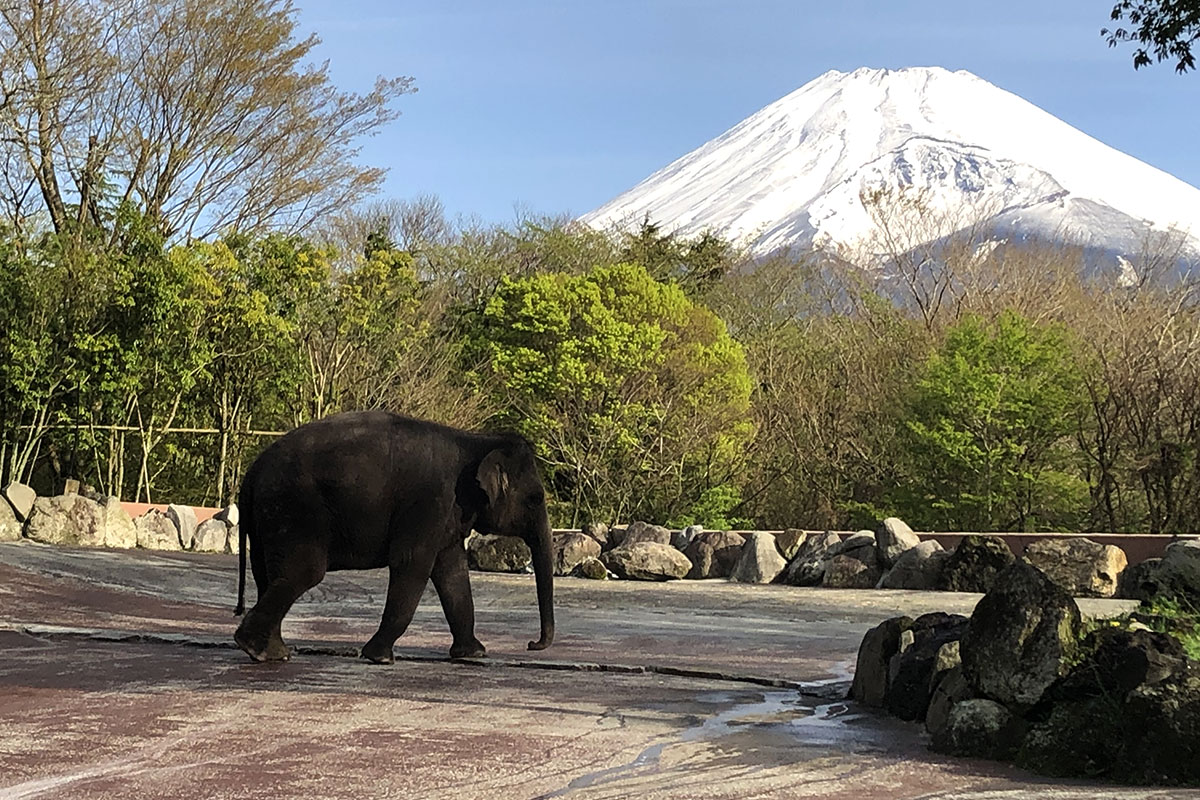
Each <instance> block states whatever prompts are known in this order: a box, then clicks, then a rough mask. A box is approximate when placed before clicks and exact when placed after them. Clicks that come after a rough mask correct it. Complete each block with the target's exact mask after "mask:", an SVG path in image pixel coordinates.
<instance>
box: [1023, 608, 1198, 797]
mask: <svg viewBox="0 0 1200 800" xmlns="http://www.w3.org/2000/svg"><path fill="white" fill-rule="evenodd" d="M1101 633H1102V634H1103V638H1104V641H1103V642H1102V643H1101V644H1100V646H1099V647H1098V649H1097V650H1096V652H1095V653H1094V654H1093V655H1091V656H1089V657H1088V658H1087V659H1085V660H1084V661H1083V662H1082V663H1081V664H1080V665H1079V666H1078V667H1077V668H1076V669H1075V670H1073V671H1072V673H1071V675H1070V676H1069V677H1068V678H1067V679H1066V680H1064V681H1063V682H1062V683H1061V684H1060V685H1058V686H1056V687H1054V689H1053V690H1052V692H1051V694H1052V695H1054V699H1053V702H1047V703H1045V704H1044V706H1045V707H1044V708H1041V709H1036V710H1035V712H1037V713H1034V714H1031V715H1030V716H1031V717H1032V725H1031V726H1030V730H1029V733H1028V735H1027V737H1026V740H1025V746H1024V747H1023V748H1022V749H1021V751H1020V753H1019V754H1018V759H1017V760H1018V763H1020V764H1022V765H1023V766H1025V767H1028V768H1031V769H1034V770H1037V771H1038V772H1045V773H1048V774H1051V775H1070V776H1086V777H1093V778H1095V777H1102V778H1105V779H1108V780H1115V781H1121V782H1125V783H1138V784H1146V783H1152V784H1195V783H1198V782H1200V760H1198V759H1197V758H1196V753H1197V752H1200V675H1198V674H1197V671H1196V669H1195V667H1194V664H1192V665H1189V662H1188V661H1187V660H1186V659H1185V658H1184V657H1183V653H1182V651H1181V649H1180V647H1179V645H1178V643H1177V642H1175V641H1174V640H1173V639H1171V638H1170V637H1168V636H1164V635H1161V634H1149V633H1148V632H1146V631H1134V632H1131V631H1112V630H1109V631H1102V632H1101Z"/></svg>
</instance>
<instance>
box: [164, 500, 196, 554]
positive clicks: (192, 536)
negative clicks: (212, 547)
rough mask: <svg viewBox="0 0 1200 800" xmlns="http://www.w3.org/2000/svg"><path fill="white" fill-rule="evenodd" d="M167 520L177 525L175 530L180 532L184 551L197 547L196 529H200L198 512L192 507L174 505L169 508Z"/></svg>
mask: <svg viewBox="0 0 1200 800" xmlns="http://www.w3.org/2000/svg"><path fill="white" fill-rule="evenodd" d="M167 519H169V520H171V522H173V523H175V530H177V531H179V543H180V544H181V545H183V549H184V550H191V549H192V548H193V547H195V544H196V528H198V527H199V523H198V522H197V521H196V510H195V509H194V508H192V507H191V506H181V505H176V504H175V503H172V504H171V505H169V506H167Z"/></svg>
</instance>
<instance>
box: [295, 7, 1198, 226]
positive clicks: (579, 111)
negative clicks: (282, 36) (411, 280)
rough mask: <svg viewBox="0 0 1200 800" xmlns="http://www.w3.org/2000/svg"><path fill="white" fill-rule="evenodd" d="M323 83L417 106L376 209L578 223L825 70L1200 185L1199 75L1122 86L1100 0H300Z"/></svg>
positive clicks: (1118, 53) (386, 151) (1151, 73)
mask: <svg viewBox="0 0 1200 800" xmlns="http://www.w3.org/2000/svg"><path fill="white" fill-rule="evenodd" d="M296 4H297V7H298V9H299V12H300V13H299V23H300V30H301V32H303V33H308V32H313V33H316V34H317V35H318V36H319V37H320V38H321V40H322V44H321V46H320V47H319V49H318V52H317V56H318V57H319V58H321V59H328V60H329V66H330V72H331V75H332V77H333V79H334V82H335V83H336V84H337V85H338V86H339V87H340V88H343V89H350V90H355V91H366V90H368V89H369V88H370V87H371V85H372V84H373V83H374V80H375V78H376V76H378V75H385V76H389V77H390V76H395V75H409V76H412V77H413V78H414V79H415V81H416V85H417V87H418V88H419V92H418V93H417V94H414V95H408V96H405V97H403V98H401V99H400V101H399V104H398V107H399V108H400V110H401V112H402V116H401V117H400V118H399V119H398V120H396V121H395V122H394V123H392V124H391V125H390V126H389V127H388V128H387V129H385V130H384V131H383V132H382V133H381V134H380V135H378V136H377V137H375V138H373V139H371V140H368V141H367V142H366V143H365V144H364V147H363V160H364V161H366V162H368V163H371V164H375V165H379V166H384V167H388V168H389V170H390V172H389V176H388V179H387V183H386V184H385V187H384V192H383V195H382V196H384V197H394V198H399V199H408V198H412V197H415V196H418V195H422V194H436V195H437V196H439V197H440V198H441V200H442V202H443V203H444V205H445V207H446V210H447V212H448V213H449V214H450V215H451V216H460V215H461V216H462V217H464V218H468V219H478V220H481V221H483V222H508V221H512V220H513V219H515V218H516V217H517V216H518V214H519V213H534V214H561V213H571V214H582V213H584V212H586V211H589V210H591V209H592V208H595V207H596V206H598V205H600V204H602V203H604V202H605V201H607V200H609V199H611V198H612V197H613V196H615V195H617V194H619V193H620V192H622V191H624V190H625V189H628V188H629V187H631V186H633V185H634V184H635V183H637V182H638V181H640V180H641V179H642V178H644V177H646V176H647V175H649V174H650V173H651V172H653V171H654V170H656V169H658V168H659V167H662V166H665V165H666V164H667V163H669V162H670V161H673V160H674V159H676V158H678V157H679V156H681V155H683V154H684V153H686V152H688V151H689V150H692V149H693V148H695V147H697V146H699V145H701V144H703V143H704V142H706V141H708V140H709V139H711V138H713V137H714V136H716V135H718V134H720V133H721V132H722V131H724V130H726V129H728V128H729V127H731V126H733V125H734V124H736V123H737V122H739V121H740V120H742V119H744V118H745V117H747V116H749V115H750V114H752V113H754V112H755V111H757V110H758V109H760V108H762V107H763V106H765V105H767V104H768V103H770V102H772V101H774V100H777V99H778V98H780V97H782V96H783V95H785V94H787V93H788V92H791V91H792V90H794V89H797V88H799V87H800V86H802V85H804V84H805V83H807V82H808V81H809V80H811V79H813V78H815V77H817V76H818V75H820V74H821V73H823V72H825V71H827V70H830V69H839V70H853V69H856V68H858V67H862V66H868V67H888V68H898V67H905V66H930V65H936V66H942V67H946V68H948V69H952V70H956V69H966V70H969V71H971V72H974V73H975V74H977V75H979V76H980V77H982V78H984V79H986V80H988V81H991V82H992V83H994V84H996V85H997V86H999V87H1001V88H1003V89H1007V90H1008V91H1011V92H1014V93H1016V94H1018V95H1020V96H1022V97H1024V98H1025V99H1027V100H1029V101H1031V102H1033V103H1034V104H1036V105H1038V106H1041V107H1042V108H1044V109H1045V110H1047V111H1049V112H1050V113H1052V114H1054V115H1055V116H1058V117H1060V118H1061V119H1063V120H1065V121H1066V122H1068V123H1070V124H1071V125H1074V126H1075V127H1077V128H1079V129H1081V130H1083V131H1084V132H1086V133H1088V134H1090V135H1092V136H1094V137H1096V138H1097V139H1099V140H1101V141H1103V142H1105V143H1106V144H1109V145H1111V146H1113V147H1116V148H1117V149H1119V150H1122V151H1124V152H1126V153H1129V154H1131V155H1133V156H1135V157H1137V158H1140V159H1141V160H1143V161H1146V162H1147V163H1149V164H1152V165H1154V166H1156V167H1158V168H1160V169H1163V170H1165V171H1167V172H1169V173H1171V174H1173V175H1175V176H1176V177H1179V178H1181V179H1183V180H1185V181H1187V182H1188V183H1190V184H1192V185H1193V186H1200V73H1189V74H1188V75H1184V76H1179V75H1176V74H1175V72H1174V70H1173V69H1172V67H1171V66H1169V65H1166V64H1161V65H1156V66H1154V67H1151V68H1143V69H1141V70H1139V71H1138V72H1136V73H1135V72H1134V70H1133V67H1132V65H1131V51H1130V48H1129V47H1128V46H1125V47H1121V48H1117V49H1109V48H1108V47H1107V46H1106V44H1105V42H1104V41H1103V39H1102V38H1101V37H1100V35H1099V30H1100V28H1101V27H1103V26H1104V25H1105V24H1107V22H1108V12H1109V10H1110V9H1111V8H1112V0H1090V1H1089V2H1084V1H1083V0H1041V1H1040V2H1028V1H1027V0H1012V1H1011V2H1008V3H1005V4H995V3H963V2H940V1H935V0H924V1H921V2H918V1H916V0H912V1H907V2H906V1H905V0H891V2H883V1H882V0H880V1H879V2H860V1H857V0H843V1H842V2H801V1H799V0H795V1H793V2H784V1H783V0H742V1H741V2H717V1H716V0H640V2H631V1H627V0H592V2H583V0H558V1H557V2H555V1H554V0H504V2H495V0H493V1H492V2H465V1H462V2H459V1H457V0H444V1H442V2H436V1H435V2H424V3H414V2H407V0H402V1H401V2H384V0H296Z"/></svg>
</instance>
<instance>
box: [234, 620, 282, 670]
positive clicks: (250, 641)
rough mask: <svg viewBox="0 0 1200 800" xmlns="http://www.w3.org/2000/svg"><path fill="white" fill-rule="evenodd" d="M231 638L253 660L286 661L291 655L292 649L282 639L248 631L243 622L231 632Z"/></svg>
mask: <svg viewBox="0 0 1200 800" xmlns="http://www.w3.org/2000/svg"><path fill="white" fill-rule="evenodd" d="M233 640H234V641H235V642H237V646H238V647H240V648H242V650H243V651H245V653H246V655H248V656H250V657H251V658H252V659H254V660H255V661H259V662H261V661H287V660H288V659H289V658H291V657H292V651H291V650H289V649H288V646H287V645H286V644H284V643H283V639H281V638H279V637H278V636H271V635H269V634H268V635H265V636H264V635H262V634H256V633H253V632H251V631H248V630H246V625H245V623H242V625H241V626H240V627H239V628H238V629H237V632H236V633H234V634H233Z"/></svg>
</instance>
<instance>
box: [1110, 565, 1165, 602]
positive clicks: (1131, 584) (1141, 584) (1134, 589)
mask: <svg viewBox="0 0 1200 800" xmlns="http://www.w3.org/2000/svg"><path fill="white" fill-rule="evenodd" d="M1162 586H1163V576H1162V559H1161V558H1147V559H1146V560H1145V561H1142V562H1139V563H1137V564H1134V565H1133V566H1131V567H1126V568H1125V571H1124V572H1122V573H1121V579H1120V580H1119V581H1118V582H1117V597H1120V598H1123V599H1125V600H1149V599H1150V598H1152V597H1154V596H1155V595H1157V594H1159V593H1160V592H1161V591H1162Z"/></svg>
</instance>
